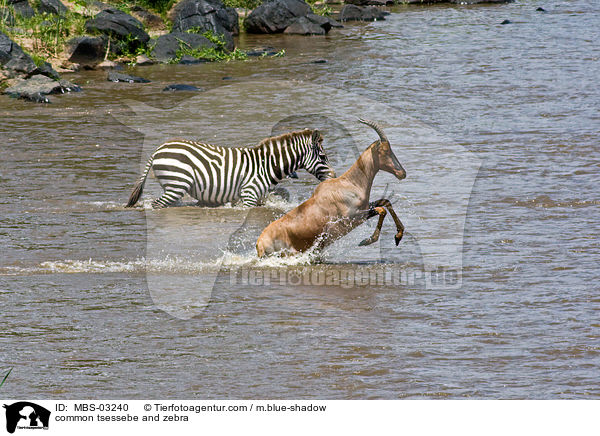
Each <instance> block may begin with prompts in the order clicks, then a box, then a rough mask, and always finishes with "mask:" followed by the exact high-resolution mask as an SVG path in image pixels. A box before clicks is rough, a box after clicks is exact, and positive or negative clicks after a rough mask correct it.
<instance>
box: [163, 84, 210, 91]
mask: <svg viewBox="0 0 600 436" xmlns="http://www.w3.org/2000/svg"><path fill="white" fill-rule="evenodd" d="M163 91H170V92H174V91H188V92H202V91H204V89H203V88H198V87H197V86H193V85H180V84H175V85H169V86H167V87H165V88H164V89H163Z"/></svg>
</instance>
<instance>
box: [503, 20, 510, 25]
mask: <svg viewBox="0 0 600 436" xmlns="http://www.w3.org/2000/svg"><path fill="white" fill-rule="evenodd" d="M500 24H502V25H504V24H512V21H510V20H504V21H503V22H501V23H500Z"/></svg>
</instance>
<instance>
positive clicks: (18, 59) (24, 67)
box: [0, 32, 37, 77]
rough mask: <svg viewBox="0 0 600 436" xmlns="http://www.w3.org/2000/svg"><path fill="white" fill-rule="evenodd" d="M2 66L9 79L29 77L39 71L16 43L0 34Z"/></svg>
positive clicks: (0, 64)
mask: <svg viewBox="0 0 600 436" xmlns="http://www.w3.org/2000/svg"><path fill="white" fill-rule="evenodd" d="M0 66H1V67H2V69H3V70H4V71H5V72H6V73H7V74H8V76H9V77H19V76H25V77H29V76H30V75H32V74H34V73H35V72H36V71H37V67H36V66H35V63H34V62H33V60H32V59H31V57H30V56H29V55H28V54H27V53H25V52H24V51H23V49H22V48H21V47H20V46H19V44H17V43H16V42H14V41H12V40H11V39H10V38H9V37H8V36H6V35H5V34H4V33H2V32H0Z"/></svg>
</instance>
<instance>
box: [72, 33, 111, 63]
mask: <svg viewBox="0 0 600 436" xmlns="http://www.w3.org/2000/svg"><path fill="white" fill-rule="evenodd" d="M107 42H108V41H107V39H106V38H105V37H103V36H78V37H76V38H72V39H70V40H69V41H67V44H66V50H65V51H66V54H67V59H68V60H69V61H70V62H75V63H78V64H81V65H96V64H98V63H100V62H102V61H103V60H104V57H105V56H106V47H107Z"/></svg>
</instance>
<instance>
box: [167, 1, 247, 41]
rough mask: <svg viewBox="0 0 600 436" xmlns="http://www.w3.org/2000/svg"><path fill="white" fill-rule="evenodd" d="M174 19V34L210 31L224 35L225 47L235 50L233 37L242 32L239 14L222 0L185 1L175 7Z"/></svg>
mask: <svg viewBox="0 0 600 436" xmlns="http://www.w3.org/2000/svg"><path fill="white" fill-rule="evenodd" d="M171 16H172V17H173V32H186V31H187V30H190V29H195V30H196V32H195V33H204V32H206V31H210V32H212V33H213V34H215V35H222V36H223V38H224V40H225V47H226V48H227V49H228V50H233V48H234V44H233V35H237V34H238V33H239V31H240V28H239V22H238V13H237V12H236V10H235V9H234V8H228V7H225V6H224V5H223V3H221V0H183V1H182V2H180V3H178V4H177V5H175V7H174V8H173V11H172V14H171Z"/></svg>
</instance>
